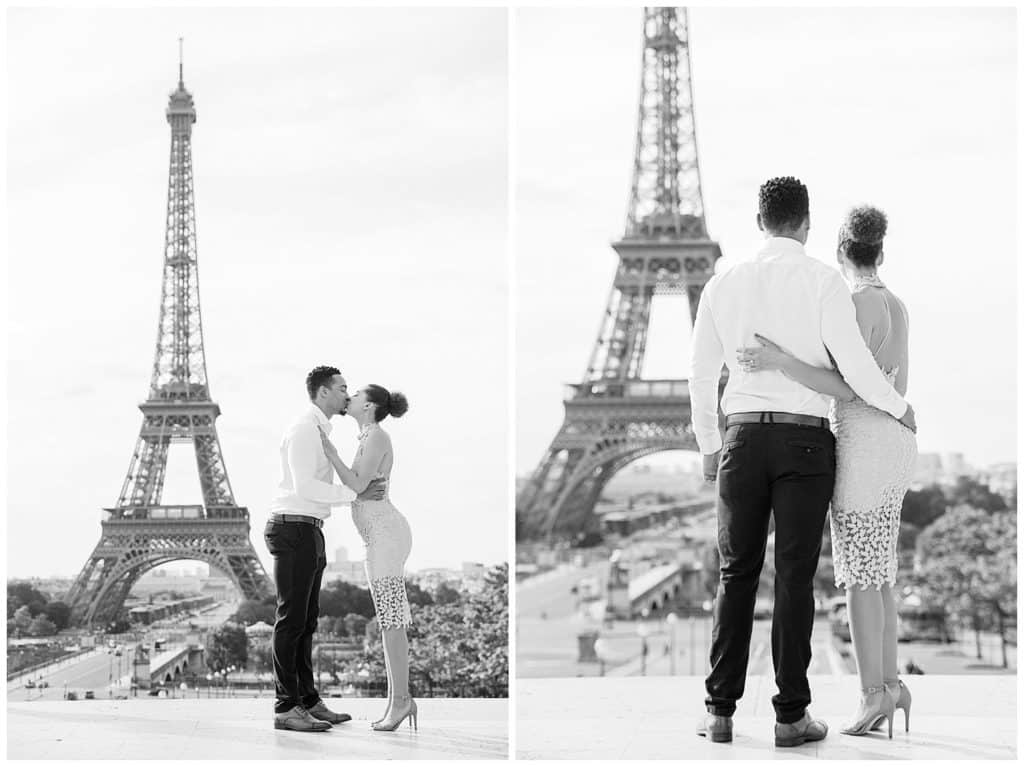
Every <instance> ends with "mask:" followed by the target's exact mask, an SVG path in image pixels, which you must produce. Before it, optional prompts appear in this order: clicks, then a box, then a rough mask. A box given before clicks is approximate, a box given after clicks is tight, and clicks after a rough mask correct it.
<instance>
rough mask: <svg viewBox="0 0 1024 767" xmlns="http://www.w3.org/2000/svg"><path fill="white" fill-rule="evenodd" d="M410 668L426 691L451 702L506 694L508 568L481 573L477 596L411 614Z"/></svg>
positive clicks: (499, 567) (500, 567) (500, 566)
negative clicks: (440, 693) (450, 698)
mask: <svg viewBox="0 0 1024 767" xmlns="http://www.w3.org/2000/svg"><path fill="white" fill-rule="evenodd" d="M409 651H410V667H411V669H412V673H413V675H414V678H415V679H417V680H419V681H421V683H422V684H424V685H425V686H426V687H427V688H428V690H431V691H433V690H437V689H438V688H440V690H438V691H441V690H443V691H444V692H445V693H447V694H448V695H452V696H457V697H488V698H490V697H504V696H507V695H508V565H507V564H503V565H499V566H498V567H495V568H492V569H491V570H490V571H489V572H488V573H487V578H486V580H485V583H484V588H483V590H482V591H481V593H479V594H474V595H467V596H464V597H463V599H462V600H461V601H460V602H452V603H447V604H435V605H433V606H432V607H427V608H421V609H420V610H418V611H417V612H416V616H415V620H414V625H413V627H412V629H411V630H410V632H409Z"/></svg>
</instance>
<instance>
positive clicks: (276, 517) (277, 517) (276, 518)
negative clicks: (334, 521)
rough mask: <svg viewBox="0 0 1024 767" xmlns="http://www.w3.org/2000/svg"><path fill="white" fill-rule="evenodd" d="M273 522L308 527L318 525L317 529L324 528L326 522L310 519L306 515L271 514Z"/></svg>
mask: <svg viewBox="0 0 1024 767" xmlns="http://www.w3.org/2000/svg"><path fill="white" fill-rule="evenodd" d="M270 521H271V522H302V523H303V524H306V525H316V526H317V527H323V526H324V521H323V520H322V519H317V518H316V517H309V516H306V515H305V514H271V515H270Z"/></svg>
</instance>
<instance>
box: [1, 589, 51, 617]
mask: <svg viewBox="0 0 1024 767" xmlns="http://www.w3.org/2000/svg"><path fill="white" fill-rule="evenodd" d="M49 601H50V600H49V599H48V598H47V596H46V595H45V594H44V593H43V592H41V591H40V590H39V589H37V588H36V587H35V586H33V585H32V584H31V583H29V582H28V581H12V582H10V583H8V584H7V620H10V619H11V618H13V617H14V612H15V611H16V610H17V609H18V608H19V607H21V606H23V605H25V606H27V607H28V608H29V614H30V615H31V616H32V617H35V616H36V615H39V613H41V612H42V611H43V608H44V607H46V603H47V602H49Z"/></svg>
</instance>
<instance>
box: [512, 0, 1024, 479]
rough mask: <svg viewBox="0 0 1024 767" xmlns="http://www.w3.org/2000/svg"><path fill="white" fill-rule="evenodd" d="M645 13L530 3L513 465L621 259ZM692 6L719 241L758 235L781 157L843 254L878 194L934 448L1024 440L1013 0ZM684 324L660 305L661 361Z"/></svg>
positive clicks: (517, 81)
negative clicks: (850, 216) (861, 208)
mask: <svg viewBox="0 0 1024 767" xmlns="http://www.w3.org/2000/svg"><path fill="white" fill-rule="evenodd" d="M641 18H642V17H641V11H640V10H639V9H638V8H630V9H598V8H590V9H587V10H586V11H585V12H580V10H579V9H569V8H559V9H519V10H518V11H516V40H517V42H516V43H515V50H516V51H517V54H518V55H517V57H516V65H515V66H516V74H515V77H514V84H513V88H514V101H515V104H516V111H515V113H514V127H513V144H514V146H515V162H514V168H515V173H516V179H515V184H516V189H517V191H516V200H515V204H516V216H517V219H516V252H515V258H516V262H515V263H516V277H517V301H516V303H517V338H516V345H517V346H516V360H517V364H516V387H517V388H516V402H517V413H516V420H517V425H518V429H517V447H516V456H515V462H516V470H517V473H519V474H525V473H528V472H530V471H532V470H533V468H534V467H535V466H536V464H537V463H538V461H539V460H540V458H541V457H542V455H543V453H544V451H545V450H546V449H547V447H548V445H549V444H550V441H551V439H552V438H553V437H554V435H555V433H556V432H557V430H558V428H559V425H560V424H561V422H562V418H563V413H564V410H563V407H562V388H561V385H562V384H563V383H571V382H577V381H579V380H580V378H581V376H582V374H583V372H584V368H585V366H586V362H587V359H588V357H589V354H590V350H591V347H592V345H593V343H594V341H595V338H596V334H597V328H598V321H599V319H600V316H601V313H602V312H603V311H604V307H605V301H606V299H607V295H608V290H609V287H610V285H611V281H612V277H613V275H614V272H615V267H616V263H617V259H616V256H615V254H614V252H613V251H612V250H611V248H610V247H609V243H610V242H611V241H612V240H613V239H616V238H618V237H621V235H622V233H623V231H624V222H625V213H626V203H627V197H628V192H629V183H630V173H631V169H632V156H633V142H634V132H635V129H636V124H635V120H636V111H637V105H636V100H637V97H638V85H639V79H640V56H641V41H642V37H641ZM690 26H691V43H692V59H693V73H694V78H695V82H694V98H695V102H696V115H697V137H698V144H699V150H700V166H701V172H702V181H703V189H704V205H705V210H706V212H707V221H708V227H709V231H710V234H711V236H712V237H713V238H715V239H717V240H718V242H719V243H720V244H721V246H722V250H723V253H724V254H725V257H726V259H737V258H739V257H747V256H749V255H752V254H753V253H754V252H755V251H756V250H757V248H758V246H759V242H760V237H761V235H760V233H759V232H758V230H757V228H756V225H755V221H754V217H755V214H756V212H757V191H758V186H759V185H760V183H761V182H762V181H764V180H765V179H766V178H769V177H771V176H777V175H794V176H797V177H799V178H801V179H802V180H803V181H804V182H805V183H806V184H807V186H808V188H809V191H810V199H811V232H810V239H809V241H808V252H809V253H810V254H811V255H813V256H814V257H816V258H819V259H822V260H823V261H825V262H827V263H830V264H832V263H834V255H835V238H836V232H837V230H838V227H839V224H840V222H841V220H842V217H843V215H844V214H845V212H846V211H847V210H848V209H849V208H850V207H851V206H853V205H855V204H859V203H871V204H874V205H877V206H879V207H881V208H882V209H883V210H884V211H885V212H886V213H887V214H888V216H889V236H888V237H887V239H886V246H885V251H886V261H885V264H884V266H883V267H882V268H881V272H880V275H881V277H882V279H883V280H884V281H885V282H886V283H887V284H888V286H889V287H890V288H891V289H892V290H893V291H895V292H896V293H897V294H898V295H899V296H900V297H901V298H903V299H904V300H905V302H906V304H907V306H908V309H909V311H910V319H911V329H910V334H911V349H910V355H911V368H910V388H909V391H908V399H909V400H910V401H911V402H912V403H913V405H914V408H915V410H916V412H917V420H918V425H919V433H918V440H919V445H920V449H921V451H922V452H929V451H954V452H962V453H964V454H965V456H966V458H967V460H968V461H970V462H972V463H975V464H979V465H984V464H988V463H991V462H996V461H1012V460H1016V429H1015V424H1016V422H1017V410H1016V391H1017V382H1016V366H1017V360H1016V354H1015V349H1016V347H1017V338H1016V314H1015V312H1016V285H1017V271H1016V269H1017V260H1018V258H1019V248H1018V247H1017V243H1016V240H1015V232H1016V226H1017V210H1018V201H1017V199H1016V169H1017V156H1016V144H1015V136H1016V84H1015V74H1016V69H1017V62H1016V58H1015V44H1016V26H1015V11H1014V10H1013V9H1006V8H1003V9H980V10H973V9H965V8H915V9H906V8H904V9H896V8H827V9H821V8H786V9H766V8H757V9H753V8H710V7H699V8H695V9H691V11H690ZM570 41H571V44H570ZM724 260H725V259H723V261H724ZM689 331H690V329H689V317H688V314H687V312H686V311H685V309H684V308H683V307H682V306H680V305H679V304H673V303H672V302H671V301H662V302H658V303H656V304H655V307H654V316H653V317H652V328H651V338H650V340H649V343H648V364H647V368H646V369H645V371H644V373H645V375H646V376H647V377H685V376H686V375H687V373H688V358H689V344H688V337H689Z"/></svg>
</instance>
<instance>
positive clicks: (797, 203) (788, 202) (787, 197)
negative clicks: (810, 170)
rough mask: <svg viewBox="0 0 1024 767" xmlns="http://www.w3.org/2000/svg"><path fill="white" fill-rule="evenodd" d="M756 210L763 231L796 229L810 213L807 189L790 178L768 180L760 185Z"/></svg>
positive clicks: (781, 177) (798, 180) (782, 177)
mask: <svg viewBox="0 0 1024 767" xmlns="http://www.w3.org/2000/svg"><path fill="white" fill-rule="evenodd" d="M757 209H758V212H759V213H760V214H761V224H762V225H763V226H764V228H765V229H770V230H780V229H781V230H787V229H797V228H798V227H799V226H800V224H802V223H803V221H804V219H805V218H807V216H808V214H809V213H810V204H809V202H808V200H807V187H806V186H804V185H803V184H802V183H801V182H800V179H796V178H793V177H792V176H780V177H779V178H770V179H768V180H767V181H765V182H764V183H763V184H761V191H760V192H759V193H758V198H757Z"/></svg>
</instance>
